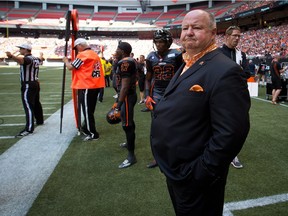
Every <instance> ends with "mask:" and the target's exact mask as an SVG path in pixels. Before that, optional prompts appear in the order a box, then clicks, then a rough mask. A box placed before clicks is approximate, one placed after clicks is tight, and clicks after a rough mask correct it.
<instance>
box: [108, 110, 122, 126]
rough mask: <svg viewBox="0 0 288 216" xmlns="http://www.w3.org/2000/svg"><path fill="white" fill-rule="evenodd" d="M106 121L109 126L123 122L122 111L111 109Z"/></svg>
mask: <svg viewBox="0 0 288 216" xmlns="http://www.w3.org/2000/svg"><path fill="white" fill-rule="evenodd" d="M106 120H107V122H108V123H109V124H118V123H120V122H121V117H120V111H117V112H116V111H115V109H113V108H111V109H110V110H109V112H108V113H107V114H106Z"/></svg>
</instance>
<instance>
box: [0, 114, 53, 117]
mask: <svg viewBox="0 0 288 216" xmlns="http://www.w3.org/2000/svg"><path fill="white" fill-rule="evenodd" d="M43 115H44V116H51V115H53V113H50V114H48V113H46V114H43ZM22 116H25V114H17V115H0V118H7V117H22Z"/></svg>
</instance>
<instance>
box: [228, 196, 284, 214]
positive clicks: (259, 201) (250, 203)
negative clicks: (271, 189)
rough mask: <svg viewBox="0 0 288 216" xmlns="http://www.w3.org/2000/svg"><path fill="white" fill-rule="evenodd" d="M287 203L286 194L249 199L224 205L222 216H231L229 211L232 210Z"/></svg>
mask: <svg viewBox="0 0 288 216" xmlns="http://www.w3.org/2000/svg"><path fill="white" fill-rule="evenodd" d="M287 201H288V193H287V194H278V195H273V196H266V197H261V198H256V199H249V200H244V201H239V202H230V203H226V204H225V205H224V214H223V215H224V216H233V214H232V212H231V211H234V210H243V209H248V208H255V207H261V206H266V205H271V204H276V203H280V202H287Z"/></svg>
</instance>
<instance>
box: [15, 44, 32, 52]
mask: <svg viewBox="0 0 288 216" xmlns="http://www.w3.org/2000/svg"><path fill="white" fill-rule="evenodd" d="M16 47H18V48H22V49H27V50H30V51H31V50H32V46H31V45H30V44H22V45H20V46H16Z"/></svg>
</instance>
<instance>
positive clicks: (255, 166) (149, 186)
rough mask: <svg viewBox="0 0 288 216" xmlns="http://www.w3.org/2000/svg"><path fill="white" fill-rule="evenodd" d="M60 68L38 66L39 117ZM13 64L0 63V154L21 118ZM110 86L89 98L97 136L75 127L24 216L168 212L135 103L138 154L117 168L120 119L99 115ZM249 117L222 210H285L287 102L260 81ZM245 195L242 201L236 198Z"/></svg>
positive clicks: (155, 215) (51, 103)
mask: <svg viewBox="0 0 288 216" xmlns="http://www.w3.org/2000/svg"><path fill="white" fill-rule="evenodd" d="M62 70H63V68H62V67H58V68H46V67H42V68H41V72H40V75H39V76H40V82H41V102H42V105H43V109H44V114H45V119H47V118H48V117H49V116H50V115H51V114H53V113H54V112H55V111H56V110H58V109H59V108H60V104H61V85H62ZM18 71H19V68H18V67H1V68H0V80H1V86H0V95H1V100H0V138H1V137H2V138H1V139H0V154H1V153H3V152H5V151H6V150H7V149H8V148H9V147H11V146H12V145H13V144H14V143H15V142H17V140H18V139H15V138H3V137H11V136H14V135H16V134H17V133H18V132H19V131H20V130H22V128H23V127H24V125H23V124H24V123H25V117H24V111H23V108H22V104H21V99H20V84H19V72H18ZM70 79H71V76H70V72H69V71H67V78H66V88H65V89H66V91H65V102H68V101H69V100H70V99H71V90H70ZM114 94H115V92H114V90H113V88H106V89H105V94H104V102H103V103H98V104H97V108H96V113H95V118H96V124H97V129H98V130H99V133H100V139H99V140H98V141H92V142H83V141H82V138H81V136H77V135H76V134H75V138H74V140H73V141H72V143H71V144H70V146H69V148H68V149H67V151H66V152H65V154H64V155H63V157H62V159H61V161H60V163H59V164H58V166H57V167H56V169H55V170H54V172H53V174H52V175H51V176H50V178H49V180H48V181H47V183H46V185H45V186H44V188H43V189H42V191H41V193H40V194H39V196H38V198H37V199H36V201H35V202H34V204H33V206H32V207H31V209H30V211H29V212H28V215H29V216H41V215H43V216H44V215H45V216H59V215H61V216H62V215H63V216H79V215H81V216H82V215H83V216H92V215H93V216H94V215H96V216H137V215H138V216H148V215H149V216H173V215H174V214H173V209H172V205H171V202H170V200H169V196H168V193H167V190H166V186H165V178H164V176H163V175H162V174H161V173H160V171H159V170H158V168H156V169H151V170H150V169H147V168H146V164H147V163H148V162H149V161H150V160H151V159H152V156H151V152H150V146H149V129H150V113H143V112H141V111H140V110H141V109H142V108H143V107H144V106H143V105H138V104H137V105H136V107H135V121H136V156H137V161H138V162H137V163H136V164H135V165H134V166H132V167H129V168H127V169H124V170H119V169H118V165H119V164H120V163H121V162H122V161H123V160H124V159H125V157H126V150H125V149H121V148H119V143H121V142H123V141H125V140H124V132H123V131H122V128H121V126H120V125H109V124H108V123H107V122H106V120H105V114H106V113H107V111H108V110H109V108H110V107H111V105H112V104H113V102H114V98H113V97H112V96H113V95H114ZM228 105H229V104H228ZM64 115H65V112H64ZM71 118H73V116H71ZM250 118H251V130H250V133H249V136H248V138H247V140H246V143H245V145H244V148H243V149H242V151H241V153H240V154H239V158H240V160H241V162H242V163H243V165H244V168H243V169H239V170H236V169H235V168H233V167H232V166H231V168H230V173H229V178H228V183H227V189H226V200H225V202H226V204H227V206H228V205H230V206H237V208H234V209H235V210H233V211H231V212H229V214H228V213H227V214H226V215H227V216H228V215H229V216H232V215H234V216H286V215H287V212H288V201H287V199H286V201H284V202H283V201H282V202H281V199H280V198H279V197H278V196H276V195H280V196H281V197H283V195H284V197H285V196H286V197H287V196H288V195H287V194H288V184H287V180H288V151H287V148H288V146H287V145H288V130H287V124H288V103H287V102H285V103H282V104H281V105H277V106H275V105H272V104H271V103H270V102H269V101H267V100H266V95H265V88H260V89H259V98H253V99H252V107H251V111H250ZM59 121H60V119H59ZM55 127H59V125H55ZM63 130H65V125H63ZM0 187H1V186H0ZM254 199H258V200H254ZM245 200H249V202H242V201H245ZM269 203H274V204H269ZM0 205H1V202H0ZM258 205H259V206H261V205H263V206H261V207H259V206H258ZM232 209H233V208H232Z"/></svg>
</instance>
